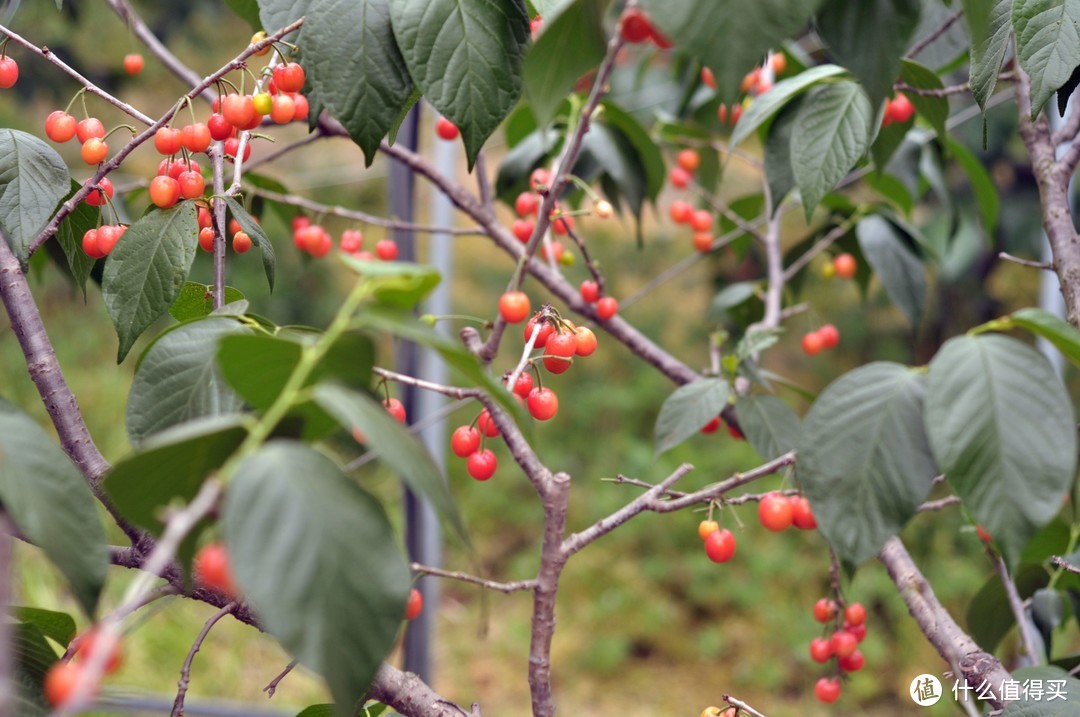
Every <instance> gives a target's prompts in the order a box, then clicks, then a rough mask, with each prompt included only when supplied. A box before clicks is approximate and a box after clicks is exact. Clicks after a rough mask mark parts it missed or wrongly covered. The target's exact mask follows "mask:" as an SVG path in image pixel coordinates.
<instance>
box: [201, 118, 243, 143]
mask: <svg viewBox="0 0 1080 717" xmlns="http://www.w3.org/2000/svg"><path fill="white" fill-rule="evenodd" d="M206 128H207V129H209V130H210V138H211V139H213V140H214V141H215V142H220V141H222V140H225V139H228V138H229V137H232V135H233V132H235V131H236V129H235V128H234V127H233V126H232V125H231V124H229V120H227V119H225V118H224V117H223V116H222V115H220V114H218V113H216V112H215V113H214V114H212V115H210V119H208V120H206Z"/></svg>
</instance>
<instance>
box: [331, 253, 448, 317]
mask: <svg viewBox="0 0 1080 717" xmlns="http://www.w3.org/2000/svg"><path fill="white" fill-rule="evenodd" d="M341 260H342V261H344V262H345V266H347V267H349V268H350V269H352V270H353V271H355V272H356V273H357V274H359V275H360V276H362V277H364V278H363V280H364V281H367V282H369V283H370V284H371V286H372V290H373V293H374V294H375V298H376V299H378V300H379V301H380V302H381V303H383V304H387V305H390V306H397V307H400V308H403V309H411V308H413V307H414V306H416V305H417V304H418V303H420V300H421V299H423V298H424V297H425V296H427V294H428V292H430V291H431V290H432V289H434V288H435V287H436V286H437V285H438V284H439V281H440V277H439V272H437V271H436V270H435V269H434V268H433V267H430V266H427V265H424V264H416V263H414V262H405V261H364V260H362V259H357V258H356V257H354V256H351V255H349V254H342V255H341Z"/></svg>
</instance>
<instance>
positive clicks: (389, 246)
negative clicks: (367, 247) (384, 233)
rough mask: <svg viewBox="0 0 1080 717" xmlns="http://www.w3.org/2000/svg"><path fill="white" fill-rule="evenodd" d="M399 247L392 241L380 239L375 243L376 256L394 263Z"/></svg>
mask: <svg viewBox="0 0 1080 717" xmlns="http://www.w3.org/2000/svg"><path fill="white" fill-rule="evenodd" d="M397 255H398V247H397V244H395V243H394V242H393V241H392V240H390V239H380V240H379V241H378V242H376V243H375V256H377V257H379V258H380V259H382V260H383V261H393V260H394V259H397Z"/></svg>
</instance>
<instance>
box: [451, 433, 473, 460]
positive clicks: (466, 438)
mask: <svg viewBox="0 0 1080 717" xmlns="http://www.w3.org/2000/svg"><path fill="white" fill-rule="evenodd" d="M479 448H480V431H478V430H476V429H475V428H473V427H472V426H458V427H457V428H456V429H454V433H453V434H452V435H451V436H450V450H452V451H453V452H454V455H455V456H457V457H458V458H468V457H469V456H471V455H472V454H473V453H476V451H477V450H479Z"/></svg>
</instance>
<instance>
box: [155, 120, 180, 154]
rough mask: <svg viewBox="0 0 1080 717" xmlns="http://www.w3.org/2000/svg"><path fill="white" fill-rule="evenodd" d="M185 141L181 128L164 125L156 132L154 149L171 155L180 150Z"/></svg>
mask: <svg viewBox="0 0 1080 717" xmlns="http://www.w3.org/2000/svg"><path fill="white" fill-rule="evenodd" d="M182 146H183V141H182V140H181V139H180V130H178V129H176V128H175V127H162V128H160V129H158V131H157V132H155V133H154V149H156V150H157V151H158V153H160V154H163V155H165V156H166V157H171V156H172V155H174V154H176V153H177V152H179V151H180V148H181V147H182Z"/></svg>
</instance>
